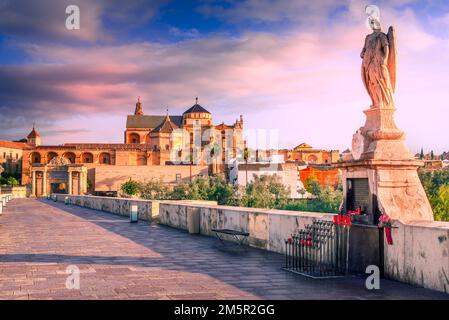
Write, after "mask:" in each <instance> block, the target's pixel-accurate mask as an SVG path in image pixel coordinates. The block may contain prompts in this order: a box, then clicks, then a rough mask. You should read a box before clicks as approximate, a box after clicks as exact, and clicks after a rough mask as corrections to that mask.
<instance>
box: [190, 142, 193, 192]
mask: <svg viewBox="0 0 449 320" xmlns="http://www.w3.org/2000/svg"><path fill="white" fill-rule="evenodd" d="M189 160H190V161H189V167H190V184H192V164H193V150H190V156H189Z"/></svg>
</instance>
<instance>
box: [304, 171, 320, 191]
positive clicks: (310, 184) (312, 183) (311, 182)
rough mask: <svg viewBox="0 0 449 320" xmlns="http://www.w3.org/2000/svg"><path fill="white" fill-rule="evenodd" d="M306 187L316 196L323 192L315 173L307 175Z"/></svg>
mask: <svg viewBox="0 0 449 320" xmlns="http://www.w3.org/2000/svg"><path fill="white" fill-rule="evenodd" d="M305 188H306V190H307V191H308V192H309V193H311V194H313V195H314V196H318V195H319V194H320V192H321V185H320V183H319V182H318V180H317V178H316V177H315V175H313V174H311V175H309V176H308V177H307V179H306V181H305Z"/></svg>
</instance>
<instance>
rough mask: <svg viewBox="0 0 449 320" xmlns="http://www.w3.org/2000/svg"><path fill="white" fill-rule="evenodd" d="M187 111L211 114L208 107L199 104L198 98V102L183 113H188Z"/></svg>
mask: <svg viewBox="0 0 449 320" xmlns="http://www.w3.org/2000/svg"><path fill="white" fill-rule="evenodd" d="M187 113H209V114H210V112H209V111H207V110H206V109H204V108H203V107H202V106H200V105H199V104H198V98H196V103H195V104H194V105H193V106H191V107H190V108H189V109H187V111H185V112H184V113H183V115H184V114H187Z"/></svg>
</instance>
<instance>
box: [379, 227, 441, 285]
mask: <svg viewBox="0 0 449 320" xmlns="http://www.w3.org/2000/svg"><path fill="white" fill-rule="evenodd" d="M394 225H395V226H396V227H397V228H393V229H392V238H393V245H387V243H385V244H384V248H385V249H384V257H385V259H384V261H385V276H386V277H388V278H391V279H395V280H398V281H401V282H406V283H410V284H413V285H417V286H420V287H424V288H428V289H434V290H438V291H442V292H446V293H449V222H436V221H419V222H418V221H416V222H409V223H407V224H404V223H401V222H395V223H394Z"/></svg>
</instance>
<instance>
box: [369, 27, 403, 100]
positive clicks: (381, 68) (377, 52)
mask: <svg viewBox="0 0 449 320" xmlns="http://www.w3.org/2000/svg"><path fill="white" fill-rule="evenodd" d="M389 33H390V31H389ZM391 42H394V38H393V37H391ZM395 54H396V52H395V47H394V43H390V39H389V36H387V35H386V34H385V33H383V32H380V31H375V32H373V33H371V34H369V35H368V36H367V37H366V39H365V46H364V48H363V51H362V53H361V57H362V58H363V62H362V80H363V83H364V85H365V87H366V90H367V91H368V94H369V96H370V97H371V100H372V105H371V108H394V103H393V92H394V84H393V83H392V81H394V79H393V77H395V74H392V73H395V70H393V71H392V72H390V69H395V66H392V65H389V62H390V61H393V60H394V59H392V58H393V57H391V56H390V55H395Z"/></svg>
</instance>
